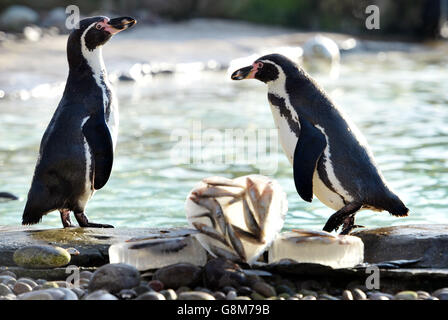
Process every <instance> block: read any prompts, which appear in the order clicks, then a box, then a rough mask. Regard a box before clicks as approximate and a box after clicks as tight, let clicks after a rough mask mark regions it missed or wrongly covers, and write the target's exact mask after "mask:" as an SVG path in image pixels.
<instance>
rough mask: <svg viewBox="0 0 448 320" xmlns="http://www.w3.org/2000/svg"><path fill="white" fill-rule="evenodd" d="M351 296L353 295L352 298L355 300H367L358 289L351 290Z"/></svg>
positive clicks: (363, 293)
mask: <svg viewBox="0 0 448 320" xmlns="http://www.w3.org/2000/svg"><path fill="white" fill-rule="evenodd" d="M352 294H353V298H355V300H367V295H366V294H365V292H364V291H362V290H361V289H359V288H355V289H353V290H352Z"/></svg>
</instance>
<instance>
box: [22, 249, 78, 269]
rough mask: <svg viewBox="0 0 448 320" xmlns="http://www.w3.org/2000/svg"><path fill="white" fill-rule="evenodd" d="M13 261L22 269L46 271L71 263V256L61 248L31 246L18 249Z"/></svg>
mask: <svg viewBox="0 0 448 320" xmlns="http://www.w3.org/2000/svg"><path fill="white" fill-rule="evenodd" d="M13 259H14V262H15V263H16V264H17V265H18V266H20V267H25V268H31V269H42V268H44V269H45V268H57V267H62V266H65V265H67V264H68V263H69V262H70V259H71V256H70V254H69V253H68V252H67V250H65V249H63V248H61V247H55V246H49V245H31V246H26V247H22V248H20V249H17V250H16V251H15V252H14V255H13Z"/></svg>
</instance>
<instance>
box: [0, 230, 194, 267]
mask: <svg viewBox="0 0 448 320" xmlns="http://www.w3.org/2000/svg"><path fill="white" fill-rule="evenodd" d="M191 232H192V230H191V229H187V228H159V229H154V228H128V229H121V228H120V229H119V228H114V229H112V228H105V229H98V228H66V229H63V228H57V229H46V230H44V229H36V228H33V227H22V226H20V227H11V226H0V266H16V264H15V263H14V260H13V255H14V252H15V251H16V250H17V249H20V248H22V247H25V246H30V245H48V244H50V245H54V246H59V247H62V248H75V249H77V250H78V251H79V253H80V254H79V255H73V256H72V259H71V261H70V264H73V265H76V266H79V267H99V266H102V265H104V264H106V263H109V252H108V250H109V247H110V245H111V244H113V243H116V242H122V241H125V240H128V239H131V238H143V237H147V238H154V239H156V238H171V237H173V238H174V237H181V236H186V235H189V234H191ZM198 245H199V244H198Z"/></svg>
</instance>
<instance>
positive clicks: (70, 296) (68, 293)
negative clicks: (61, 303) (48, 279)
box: [47, 288, 78, 300]
mask: <svg viewBox="0 0 448 320" xmlns="http://www.w3.org/2000/svg"><path fill="white" fill-rule="evenodd" d="M47 290H48V291H49V292H50V294H51V292H55V291H59V292H62V293H63V297H62V298H61V299H60V300H78V295H77V294H76V293H75V292H73V291H72V290H70V289H67V288H59V289H47Z"/></svg>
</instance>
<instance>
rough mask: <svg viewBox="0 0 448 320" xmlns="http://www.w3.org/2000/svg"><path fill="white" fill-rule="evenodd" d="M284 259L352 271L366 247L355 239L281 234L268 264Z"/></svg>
mask: <svg viewBox="0 0 448 320" xmlns="http://www.w3.org/2000/svg"><path fill="white" fill-rule="evenodd" d="M282 259H292V260H295V261H297V262H308V263H319V264H322V265H326V266H330V267H332V268H335V269H336V268H351V267H354V266H355V265H357V264H360V263H362V262H363V260H364V243H363V242H362V240H361V239H360V238H358V237H354V236H349V235H333V234H331V233H328V232H325V231H313V230H303V229H300V230H298V229H297V230H293V231H288V232H283V233H281V234H280V236H279V237H278V238H277V239H276V240H275V241H274V242H273V244H272V246H271V248H270V249H269V254H268V260H269V263H273V262H278V261H280V260H282Z"/></svg>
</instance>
